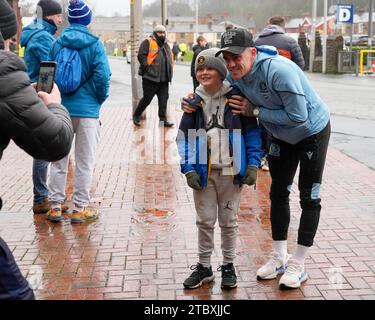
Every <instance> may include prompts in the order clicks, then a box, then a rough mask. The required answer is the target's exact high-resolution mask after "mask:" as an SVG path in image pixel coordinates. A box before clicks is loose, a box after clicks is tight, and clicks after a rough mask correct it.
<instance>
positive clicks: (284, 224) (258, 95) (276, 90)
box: [184, 29, 330, 288]
mask: <svg viewBox="0 0 375 320" xmlns="http://www.w3.org/2000/svg"><path fill="white" fill-rule="evenodd" d="M220 53H222V54H223V57H224V60H225V62H226V66H227V68H228V71H229V74H230V76H229V77H228V80H229V81H230V82H231V83H232V84H233V85H235V86H237V87H238V88H239V89H240V91H241V92H242V93H243V94H244V96H245V97H246V98H247V99H238V102H237V103H236V104H231V106H232V107H233V108H236V109H237V110H238V112H239V113H245V112H249V116H252V117H258V119H259V121H260V122H261V123H262V124H263V125H264V127H265V128H266V129H267V130H268V131H269V132H270V133H271V134H272V141H271V145H270V150H269V155H268V162H269V166H270V174H271V178H272V184H271V192H270V199H271V227H272V238H273V253H272V254H271V257H270V259H269V261H268V262H267V263H266V264H265V265H264V266H262V267H261V268H260V269H259V270H258V272H257V276H258V279H273V278H276V276H277V275H278V274H279V273H284V274H283V276H282V277H281V279H280V282H279V284H280V287H287V288H298V287H300V285H301V282H303V281H305V280H306V279H307V274H306V272H305V270H304V261H305V258H306V256H307V253H308V249H309V247H311V246H312V245H313V240H314V237H315V234H316V231H317V228H318V224H319V216H320V211H321V205H320V201H321V199H320V187H321V182H322V175H323V169H324V165H325V160H326V154H327V149H328V142H329V137H330V121H329V119H330V115H329V110H328V108H327V106H326V105H325V104H324V102H323V101H322V100H321V99H320V97H319V96H318V95H317V94H316V92H315V91H314V89H313V88H312V87H311V85H310V83H309V81H308V80H307V78H306V76H305V75H304V73H303V71H302V70H301V69H300V68H299V67H298V66H297V65H296V64H295V63H294V62H292V61H291V60H289V59H287V58H284V57H282V56H280V55H278V53H277V51H276V48H274V47H270V46H260V47H255V46H254V42H253V38H252V35H251V34H250V33H249V32H247V31H246V30H243V29H234V30H229V31H227V32H225V33H223V35H222V38H221V51H220V52H219V53H218V55H219V54H220ZM249 101H251V103H250V102H249ZM186 108H187V107H186V106H185V108H184V109H186ZM188 109H190V110H189V111H193V108H188ZM298 165H299V166H300V171H299V181H298V188H299V191H300V205H301V208H302V214H301V218H300V225H299V230H298V243H297V248H296V251H295V252H294V254H293V256H292V257H290V256H289V255H288V253H287V236H288V227H289V222H290V207H289V194H290V191H291V187H292V184H293V179H294V176H295V173H296V170H297V167H298Z"/></svg>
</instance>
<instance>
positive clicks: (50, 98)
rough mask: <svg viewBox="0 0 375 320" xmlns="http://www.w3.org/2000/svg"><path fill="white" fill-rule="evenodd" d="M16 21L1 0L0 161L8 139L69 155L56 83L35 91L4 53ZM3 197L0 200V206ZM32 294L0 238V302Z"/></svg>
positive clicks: (67, 125)
mask: <svg viewBox="0 0 375 320" xmlns="http://www.w3.org/2000/svg"><path fill="white" fill-rule="evenodd" d="M16 33H17V19H16V15H15V13H14V11H13V10H12V9H11V7H10V6H9V4H8V2H7V1H5V0H0V123H1V126H0V159H1V157H2V155H3V151H4V149H5V148H6V147H7V146H8V144H9V142H10V140H13V141H14V142H15V143H16V145H18V146H19V147H20V148H22V149H23V150H24V151H26V152H27V153H28V154H29V155H31V156H32V157H34V158H37V159H43V160H46V161H56V160H59V159H61V158H62V157H64V156H65V155H66V154H68V152H69V150H70V148H71V145H72V140H73V127H72V123H71V121H70V118H69V114H68V111H67V110H66V109H65V107H63V106H62V105H61V104H60V102H61V97H60V92H59V90H58V88H57V86H56V85H55V86H54V88H53V90H52V92H51V94H48V93H45V92H39V93H38V94H37V93H36V91H35V89H34V87H35V85H34V87H33V86H31V85H30V78H29V76H28V75H27V73H26V66H25V64H24V62H23V61H22V60H21V59H20V58H19V57H18V56H17V55H16V54H14V53H12V52H9V44H10V39H11V38H12V37H13V36H14V35H15V34H16ZM1 206H2V200H1V198H0V209H1ZM34 299H35V296H34V292H33V290H32V289H31V288H30V286H29V284H28V282H27V280H26V279H25V277H24V276H23V275H22V273H21V271H20V269H19V268H18V266H17V263H16V261H15V259H14V256H13V254H12V252H11V250H10V248H9V247H8V245H7V244H6V242H5V241H4V240H3V239H2V238H1V237H0V300H34Z"/></svg>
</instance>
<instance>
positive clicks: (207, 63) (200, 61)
mask: <svg viewBox="0 0 375 320" xmlns="http://www.w3.org/2000/svg"><path fill="white" fill-rule="evenodd" d="M219 50H220V49H219V48H211V49H206V50H203V51H201V52H200V53H199V54H198V56H197V59H196V60H195V74H196V73H197V71H198V70H199V69H200V68H203V67H207V68H213V69H216V70H217V71H219V73H220V74H221V75H222V76H223V77H224V78H225V77H226V76H227V72H228V71H227V68H226V66H225V61H224V59H223V57H222V56H219V57H215V54H216V53H217V52H218V51H219Z"/></svg>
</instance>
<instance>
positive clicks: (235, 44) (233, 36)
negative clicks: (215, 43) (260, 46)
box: [216, 28, 254, 57]
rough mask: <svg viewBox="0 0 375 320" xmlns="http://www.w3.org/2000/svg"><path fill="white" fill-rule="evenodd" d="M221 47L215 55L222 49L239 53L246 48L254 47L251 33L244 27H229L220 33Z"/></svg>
mask: <svg viewBox="0 0 375 320" xmlns="http://www.w3.org/2000/svg"><path fill="white" fill-rule="evenodd" d="M220 47H221V49H220V51H218V52H217V53H216V57H217V56H218V55H219V54H221V53H222V52H223V51H228V52H231V53H233V54H240V53H242V52H243V51H244V50H245V49H246V48H250V47H254V41H253V35H252V34H251V33H250V32H249V31H247V30H246V29H240V28H239V29H231V30H228V31H226V32H224V33H223V34H222V35H221V46H220Z"/></svg>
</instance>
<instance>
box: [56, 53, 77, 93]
mask: <svg viewBox="0 0 375 320" xmlns="http://www.w3.org/2000/svg"><path fill="white" fill-rule="evenodd" d="M55 61H56V63H57V67H56V79H55V80H56V84H57V86H58V87H59V89H60V92H61V93H62V94H66V95H69V94H70V95H71V94H74V93H75V92H76V91H78V89H79V88H80V87H81V76H82V62H81V57H80V56H79V53H78V51H77V50H74V49H70V48H67V47H64V48H63V49H62V50H61V51H60V52H59V53H58V54H57V56H56V59H55Z"/></svg>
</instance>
